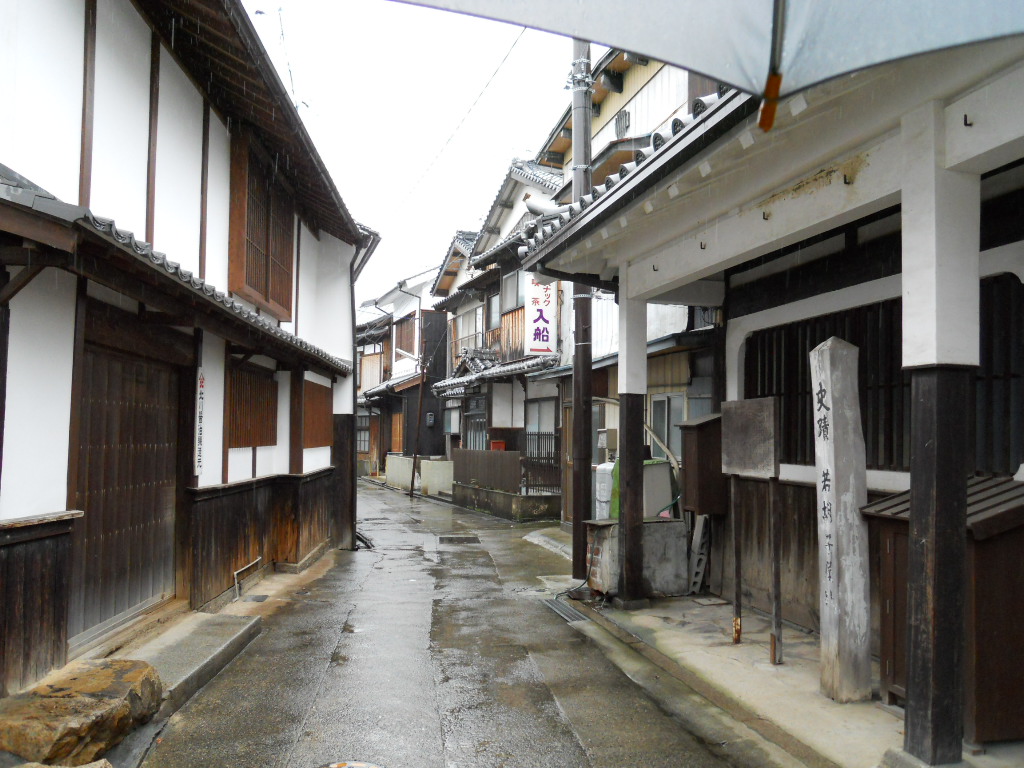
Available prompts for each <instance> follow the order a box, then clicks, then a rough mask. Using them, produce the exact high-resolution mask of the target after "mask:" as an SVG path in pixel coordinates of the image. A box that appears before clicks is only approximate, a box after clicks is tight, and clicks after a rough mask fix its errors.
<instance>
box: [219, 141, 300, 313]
mask: <svg viewBox="0 0 1024 768" xmlns="http://www.w3.org/2000/svg"><path fill="white" fill-rule="evenodd" d="M293 197H294V195H293V194H292V191H291V190H290V189H289V187H288V185H287V183H286V182H285V181H284V179H283V177H282V176H281V175H280V174H279V173H277V172H276V171H275V163H273V162H272V161H271V160H270V158H268V157H267V156H266V153H265V152H263V150H262V149H261V148H260V147H259V145H258V144H256V142H255V141H254V140H253V139H252V137H251V135H250V134H249V133H248V132H246V131H241V132H239V133H238V134H237V135H236V136H235V137H233V139H232V144H231V224H230V230H231V231H230V245H229V253H230V266H229V271H228V288H229V289H230V290H231V291H232V292H233V293H235V294H237V295H238V296H239V297H240V298H243V299H245V300H246V301H250V302H252V303H253V304H255V305H256V306H257V307H259V308H260V309H262V310H264V311H266V312H268V313H269V314H271V315H273V316H274V317H276V318H277V319H278V320H285V321H287V320H291V313H292V274H293V269H292V264H293V260H294V242H295V208H294V206H293V204H292V198H293Z"/></svg>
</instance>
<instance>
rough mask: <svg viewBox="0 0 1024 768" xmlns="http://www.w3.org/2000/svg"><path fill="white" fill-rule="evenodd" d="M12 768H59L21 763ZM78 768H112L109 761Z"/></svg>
mask: <svg viewBox="0 0 1024 768" xmlns="http://www.w3.org/2000/svg"><path fill="white" fill-rule="evenodd" d="M14 768H60V766H52V765H45V764H44V763H22V764H21V765H16V766H15V767H14ZM78 768H114V766H112V765H111V764H110V761H109V760H97V761H96V762H93V763H86V764H85V765H81V766H79V767H78Z"/></svg>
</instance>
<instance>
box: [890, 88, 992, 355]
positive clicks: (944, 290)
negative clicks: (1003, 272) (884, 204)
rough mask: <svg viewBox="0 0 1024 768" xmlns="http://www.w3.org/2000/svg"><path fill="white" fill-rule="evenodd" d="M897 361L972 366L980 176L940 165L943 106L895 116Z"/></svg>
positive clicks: (931, 105)
mask: <svg viewBox="0 0 1024 768" xmlns="http://www.w3.org/2000/svg"><path fill="white" fill-rule="evenodd" d="M902 142H903V152H904V168H903V198H902V206H903V365H904V367H917V366H922V365H978V333H979V326H978V300H979V299H978V296H979V286H978V247H979V245H978V244H979V237H980V234H979V233H980V220H981V208H980V185H981V180H980V177H979V176H976V175H974V174H969V173H961V172H957V171H950V170H947V169H946V168H945V155H946V137H945V118H944V115H943V110H942V105H940V104H938V103H937V102H931V103H928V104H925V105H924V106H922V107H920V108H918V109H916V110H914V111H913V112H911V113H910V114H908V115H905V116H904V118H903V121H902Z"/></svg>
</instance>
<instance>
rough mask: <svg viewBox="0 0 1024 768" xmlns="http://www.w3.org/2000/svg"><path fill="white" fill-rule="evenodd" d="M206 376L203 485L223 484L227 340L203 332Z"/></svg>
mask: <svg viewBox="0 0 1024 768" xmlns="http://www.w3.org/2000/svg"><path fill="white" fill-rule="evenodd" d="M203 376H204V377H205V378H206V407H205V408H204V409H203V471H202V472H201V473H200V475H199V487H200V488H205V487H207V486H211V485H220V484H221V480H222V479H223V471H224V340H223V339H221V338H218V337H217V336H214V335H213V334H210V333H204V334H203ZM250 467H251V462H250Z"/></svg>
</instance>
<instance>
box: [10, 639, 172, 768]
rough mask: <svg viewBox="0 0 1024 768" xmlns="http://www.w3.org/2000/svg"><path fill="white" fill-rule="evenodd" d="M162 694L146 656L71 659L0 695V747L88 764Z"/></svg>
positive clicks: (35, 757)
mask: <svg viewBox="0 0 1024 768" xmlns="http://www.w3.org/2000/svg"><path fill="white" fill-rule="evenodd" d="M162 696H163V685H162V684H161V682H160V677H159V675H158V674H157V672H156V670H155V669H154V668H153V667H152V666H151V665H150V664H147V663H146V662H143V661H133V660H129V659H101V660H87V661H78V662H74V663H72V664H69V665H68V666H66V667H64V668H63V669H61V670H58V671H57V672H55V673H53V674H52V675H50V676H48V677H47V678H45V679H44V680H43V681H42V682H40V683H39V684H38V685H36V686H35V687H34V688H31V689H29V690H28V691H25V692H24V693H19V694H17V695H15V696H10V697H8V698H5V699H0V749H3V750H7V751H8V752H13V753H14V754H16V755H20V756H21V757H23V758H25V759H26V760H35V761H37V762H41V763H48V764H50V765H54V764H57V765H74V766H81V765H87V764H89V763H91V762H92V761H95V760H96V759H97V758H98V757H100V756H101V755H103V754H104V753H106V752H107V751H108V750H109V749H110V748H111V747H113V746H114V745H116V744H118V743H119V742H120V741H121V740H122V739H123V738H124V737H125V736H126V735H127V734H128V733H129V732H130V731H131V730H132V729H133V728H135V726H137V725H138V724H140V723H144V722H146V721H147V720H149V719H150V718H151V717H152V716H153V713H155V712H156V711H157V709H158V708H159V706H160V701H161V698H162Z"/></svg>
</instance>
